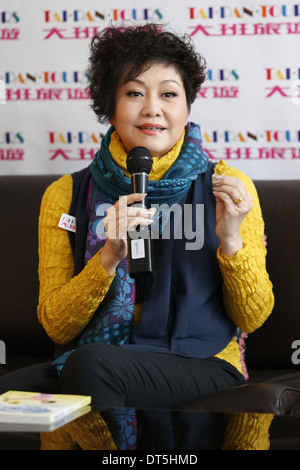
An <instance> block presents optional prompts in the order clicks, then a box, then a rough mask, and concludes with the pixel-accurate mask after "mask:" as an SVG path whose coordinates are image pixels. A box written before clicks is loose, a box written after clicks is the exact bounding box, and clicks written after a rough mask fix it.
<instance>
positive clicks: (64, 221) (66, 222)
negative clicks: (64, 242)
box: [58, 214, 76, 232]
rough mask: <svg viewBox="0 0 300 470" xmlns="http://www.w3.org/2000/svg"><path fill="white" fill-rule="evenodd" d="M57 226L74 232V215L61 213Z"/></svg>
mask: <svg viewBox="0 0 300 470" xmlns="http://www.w3.org/2000/svg"><path fill="white" fill-rule="evenodd" d="M58 226H59V227H60V228H63V229H65V230H69V231H70V232H76V217H73V216H72V215H68V214H62V215H61V218H60V221H59V223H58Z"/></svg>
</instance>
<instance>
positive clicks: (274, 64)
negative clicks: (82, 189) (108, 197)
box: [0, 0, 300, 179]
mask: <svg viewBox="0 0 300 470" xmlns="http://www.w3.org/2000/svg"><path fill="white" fill-rule="evenodd" d="M122 20H130V21H132V22H137V23H144V22H146V21H147V20H150V21H155V22H159V23H167V24H168V25H169V27H171V28H174V29H175V31H179V32H181V33H188V34H190V35H191V36H192V38H193V40H194V43H195V46H196V47H197V49H198V50H199V52H200V53H201V54H202V55H203V56H204V57H205V59H206V61H207V67H208V77H207V81H206V82H205V83H204V85H203V87H202V89H201V92H200V94H199V96H198V98H197V100H196V102H195V103H194V105H193V108H192V112H191V117H190V118H191V120H193V121H195V122H197V123H199V124H200V125H201V128H202V134H203V139H204V147H205V149H206V150H207V151H208V152H209V154H210V158H211V159H213V160H214V161H218V160H220V159H222V158H224V159H225V160H226V161H227V163H228V164H230V165H232V166H235V167H237V168H240V169H242V170H243V171H245V172H246V173H247V174H248V175H249V176H250V177H251V178H253V179H299V178H300V3H298V4H297V2H296V0H293V1H291V0H282V1H281V2H274V1H269V0H264V1H263V2H261V1H259V0H251V1H249V0H221V1H220V0H195V1H194V2H193V1H192V0H188V1H187V0H180V1H177V2H174V0H158V1H153V0H151V2H150V1H145V0H126V2H125V1H124V0H123V1H121V0H112V1H111V2H107V1H106V2H105V1H103V0H84V1H83V0H72V1H71V0H26V1H25V0H1V3H0V103H1V104H0V174H47V173H53V174H61V173H71V172H73V171H76V170H78V169H80V168H82V167H84V166H87V165H88V164H89V162H90V161H91V159H92V157H93V155H94V153H95V152H96V151H97V150H98V148H99V145H100V142H101V136H102V135H103V134H104V133H105V131H106V127H105V126H103V125H100V124H99V123H98V122H97V120H96V117H95V116H94V114H93V112H92V110H91V109H90V107H89V100H88V95H87V93H86V92H85V85H86V82H85V68H86V65H87V59H88V55H89V42H90V40H91V38H92V37H93V35H95V34H96V33H97V32H98V31H100V30H101V29H103V28H104V27H105V26H106V25H108V24H109V23H110V22H113V23H115V22H117V23H119V22H120V21H122Z"/></svg>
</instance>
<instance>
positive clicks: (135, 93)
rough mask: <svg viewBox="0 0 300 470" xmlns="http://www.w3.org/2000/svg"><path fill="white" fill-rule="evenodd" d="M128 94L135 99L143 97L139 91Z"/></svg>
mask: <svg viewBox="0 0 300 470" xmlns="http://www.w3.org/2000/svg"><path fill="white" fill-rule="evenodd" d="M126 94H127V96H133V97H136V96H141V93H140V92H139V91H128V92H127V93H126Z"/></svg>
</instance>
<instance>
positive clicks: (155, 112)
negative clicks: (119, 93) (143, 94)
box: [142, 96, 162, 117]
mask: <svg viewBox="0 0 300 470" xmlns="http://www.w3.org/2000/svg"><path fill="white" fill-rule="evenodd" d="M161 112H162V111H161V106H160V102H159V100H158V99H157V98H156V97H154V96H151V97H148V98H146V99H145V100H144V103H143V109H142V114H143V115H144V116H151V117H152V116H159V115H161Z"/></svg>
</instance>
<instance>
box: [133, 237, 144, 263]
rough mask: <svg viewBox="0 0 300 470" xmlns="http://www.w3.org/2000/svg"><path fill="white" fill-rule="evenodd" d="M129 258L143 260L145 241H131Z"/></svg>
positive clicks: (141, 239)
mask: <svg viewBox="0 0 300 470" xmlns="http://www.w3.org/2000/svg"><path fill="white" fill-rule="evenodd" d="M131 256H132V259H140V258H145V241H144V239H143V238H139V239H138V240H131Z"/></svg>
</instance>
